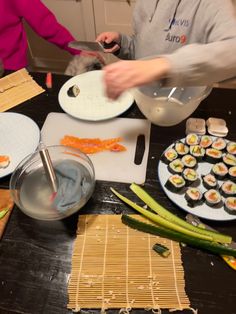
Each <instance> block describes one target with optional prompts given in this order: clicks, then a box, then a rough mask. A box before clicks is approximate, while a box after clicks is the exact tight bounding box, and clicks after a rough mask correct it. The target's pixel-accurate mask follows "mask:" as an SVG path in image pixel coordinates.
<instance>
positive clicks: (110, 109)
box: [58, 70, 134, 121]
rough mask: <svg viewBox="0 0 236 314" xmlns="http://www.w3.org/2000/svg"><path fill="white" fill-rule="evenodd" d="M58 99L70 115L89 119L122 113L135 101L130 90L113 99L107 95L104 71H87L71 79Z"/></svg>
mask: <svg viewBox="0 0 236 314" xmlns="http://www.w3.org/2000/svg"><path fill="white" fill-rule="evenodd" d="M58 100H59V104H60V106H61V108H62V109H63V110H64V111H65V112H66V113H68V114H69V115H71V116H73V117H75V118H78V119H81V120H87V121H102V120H107V119H111V118H114V117H117V116H119V115H121V114H122V113H123V112H125V111H126V110H128V109H129V108H130V106H131V105H132V104H133V102H134V98H133V96H132V94H131V93H130V92H128V91H127V92H125V93H123V94H122V95H121V96H120V97H119V98H118V99H117V100H115V101H113V100H110V99H108V98H107V97H106V94H105V87H104V83H103V71H102V70H95V71H90V72H86V73H83V74H80V75H77V76H74V77H72V78H71V79H69V80H68V81H67V82H66V83H65V84H64V85H63V86H62V88H61V89H60V91H59V95H58Z"/></svg>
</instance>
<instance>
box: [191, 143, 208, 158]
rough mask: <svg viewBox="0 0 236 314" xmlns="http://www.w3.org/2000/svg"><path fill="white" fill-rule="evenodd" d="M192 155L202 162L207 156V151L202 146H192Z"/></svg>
mask: <svg viewBox="0 0 236 314" xmlns="http://www.w3.org/2000/svg"><path fill="white" fill-rule="evenodd" d="M190 154H191V155H192V156H194V157H195V158H196V159H197V160H198V161H200V160H202V158H203V157H204V155H205V149H204V148H202V147H201V146H200V145H193V146H190Z"/></svg>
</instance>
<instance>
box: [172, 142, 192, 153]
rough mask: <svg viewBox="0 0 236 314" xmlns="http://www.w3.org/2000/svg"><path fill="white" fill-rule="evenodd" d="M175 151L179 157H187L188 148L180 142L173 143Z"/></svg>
mask: <svg viewBox="0 0 236 314" xmlns="http://www.w3.org/2000/svg"><path fill="white" fill-rule="evenodd" d="M174 148H175V150H176V151H177V153H178V155H179V156H184V155H187V154H188V152H189V147H188V146H187V145H185V144H184V143H182V142H177V143H175V147H174Z"/></svg>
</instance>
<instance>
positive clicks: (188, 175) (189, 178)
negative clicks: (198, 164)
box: [183, 168, 198, 185]
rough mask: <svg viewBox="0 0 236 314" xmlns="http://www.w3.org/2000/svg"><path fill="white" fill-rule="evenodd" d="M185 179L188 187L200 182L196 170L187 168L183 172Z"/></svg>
mask: <svg viewBox="0 0 236 314" xmlns="http://www.w3.org/2000/svg"><path fill="white" fill-rule="evenodd" d="M183 178H184V180H185V182H186V185H191V184H193V183H194V182H197V180H198V174H197V172H196V171H195V170H194V169H191V168H186V169H184V171H183Z"/></svg>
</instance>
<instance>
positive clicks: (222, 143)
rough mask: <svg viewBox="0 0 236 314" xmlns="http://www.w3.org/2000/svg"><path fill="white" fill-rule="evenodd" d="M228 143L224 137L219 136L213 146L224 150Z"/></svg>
mask: <svg viewBox="0 0 236 314" xmlns="http://www.w3.org/2000/svg"><path fill="white" fill-rule="evenodd" d="M226 144H227V143H226V141H225V140H224V139H223V138H222V137H217V138H216V139H215V140H214V141H213V143H212V145H211V147H212V148H215V149H218V150H224V149H225V148H226Z"/></svg>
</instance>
